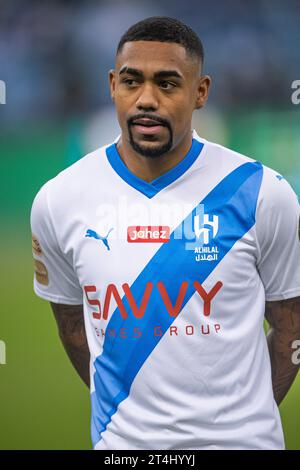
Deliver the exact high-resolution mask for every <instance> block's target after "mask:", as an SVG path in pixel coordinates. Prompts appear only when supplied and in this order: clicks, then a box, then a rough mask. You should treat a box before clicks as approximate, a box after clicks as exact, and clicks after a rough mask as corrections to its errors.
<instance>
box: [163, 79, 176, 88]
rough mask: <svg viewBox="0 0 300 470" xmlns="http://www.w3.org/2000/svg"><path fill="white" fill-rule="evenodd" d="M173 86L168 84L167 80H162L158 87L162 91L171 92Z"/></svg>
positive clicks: (170, 83) (173, 84)
mask: <svg viewBox="0 0 300 470" xmlns="http://www.w3.org/2000/svg"><path fill="white" fill-rule="evenodd" d="M175 86H176V85H175V83H172V82H168V81H167V80H163V81H162V82H160V87H161V88H163V90H171V89H172V88H174V87H175Z"/></svg>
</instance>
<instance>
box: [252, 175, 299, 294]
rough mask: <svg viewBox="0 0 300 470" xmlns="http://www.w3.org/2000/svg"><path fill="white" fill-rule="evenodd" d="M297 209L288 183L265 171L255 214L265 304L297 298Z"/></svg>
mask: <svg viewBox="0 0 300 470" xmlns="http://www.w3.org/2000/svg"><path fill="white" fill-rule="evenodd" d="M299 216H300V206H299V201H298V198H297V196H296V194H295V192H294V191H293V189H292V188H291V186H290V185H289V183H288V182H287V181H286V180H285V179H284V178H283V177H282V176H281V175H278V174H276V172H274V171H273V170H271V169H269V168H267V167H264V176H263V181H262V187H261V191H260V196H259V200H258V206H257V213H256V233H257V241H258V246H259V260H258V264H257V268H258V271H259V274H260V277H261V280H262V282H263V285H264V288H265V297H266V300H268V301H272V300H273V301H275V300H284V299H288V298H293V297H297V296H299V295H300V241H299Z"/></svg>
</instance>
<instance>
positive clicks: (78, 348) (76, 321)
mask: <svg viewBox="0 0 300 470" xmlns="http://www.w3.org/2000/svg"><path fill="white" fill-rule="evenodd" d="M50 304H51V308H52V310H53V313H54V316H55V319H56V323H57V327H58V332H59V336H60V339H61V341H62V343H63V346H64V348H65V351H66V353H67V354H68V356H69V358H70V360H71V362H72V364H73V366H74V367H75V369H76V371H77V372H78V374H79V375H80V377H81V378H82V380H83V381H84V383H85V384H86V385H87V386H88V387H89V386H90V374H89V362H90V352H89V347H88V343H87V339H86V333H85V327H84V317H83V306H82V305H63V304H55V303H53V302H50Z"/></svg>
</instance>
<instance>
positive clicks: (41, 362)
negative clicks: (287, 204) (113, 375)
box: [0, 0, 300, 449]
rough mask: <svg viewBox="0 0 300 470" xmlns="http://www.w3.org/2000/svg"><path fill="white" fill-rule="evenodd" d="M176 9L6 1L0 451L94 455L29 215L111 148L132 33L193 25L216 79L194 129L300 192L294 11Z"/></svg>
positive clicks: (2, 15)
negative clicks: (59, 181)
mask: <svg viewBox="0 0 300 470" xmlns="http://www.w3.org/2000/svg"><path fill="white" fill-rule="evenodd" d="M183 3H184V4H179V3H178V2H177V3H176V4H174V2H171V1H166V2H163V3H162V2H158V1H157V2H156V1H154V0H153V1H151V2H149V1H147V0H145V1H143V0H140V1H139V2H137V1H134V0H132V1H125V2H120V1H111V2H106V1H98V2H97V1H92V0H91V1H90V2H88V6H87V2H81V1H79V0H78V1H74V2H67V1H64V0H61V1H58V0H54V1H52V2H50V1H45V2H34V1H33V0H24V1H23V2H17V1H15V0H2V3H1V9H0V79H2V80H5V82H6V84H7V103H6V104H5V105H0V175H1V185H0V204H1V219H2V224H1V263H2V266H1V271H0V283H1V315H0V340H2V341H4V342H5V344H6V364H5V365H0V449H90V448H91V441H90V404H89V392H88V390H87V388H86V386H85V385H84V384H83V383H82V382H81V380H80V379H79V377H78V376H77V374H76V373H75V371H74V370H73V368H72V366H71V364H70V362H69V360H68V358H67V356H66V354H65V352H64V350H63V347H62V345H61V343H60V340H59V337H58V334H57V329H56V324H55V321H54V317H53V314H52V312H51V310H50V306H49V305H48V303H47V302H46V301H43V300H41V299H39V298H38V297H36V296H35V295H34V293H33V288H32V284H33V262H32V255H31V233H30V226H29V214H30V207H31V204H32V200H33V198H34V196H35V194H36V193H37V191H38V190H39V188H40V187H41V186H42V184H43V183H44V182H45V181H47V180H48V179H49V178H51V177H53V176H55V175H56V174H57V173H58V172H59V171H60V170H62V169H63V168H65V167H66V166H68V165H69V164H71V163H72V162H73V161H75V160H76V159H77V158H79V157H81V156H83V155H84V154H85V153H87V152H88V151H90V150H93V149H95V148H96V147H97V146H99V145H103V144H105V143H108V142H111V141H112V140H113V138H115V137H116V135H117V132H118V126H117V123H116V117H115V113H114V110H113V108H112V107H111V105H110V101H109V96H108V86H107V71H108V69H109V68H111V67H113V60H114V51H115V46H116V43H117V41H118V40H119V38H120V35H121V34H122V33H123V32H124V31H125V29H126V28H127V27H128V26H130V25H131V24H133V23H134V22H135V21H138V20H139V19H142V18H144V17H147V16H151V15H157V14H167V15H169V16H174V17H176V18H179V19H182V20H183V21H186V22H187V23H188V24H190V25H191V26H192V27H194V29H195V30H196V31H197V32H198V33H199V35H200V37H201V38H202V39H203V42H204V46H205V51H206V53H207V58H206V62H205V63H206V70H205V72H206V73H209V74H211V75H212V77H213V88H212V92H211V96H210V99H209V105H208V107H207V108H206V109H205V110H203V111H201V112H199V113H197V114H196V115H195V119H194V127H195V128H196V130H197V132H198V133H199V135H201V136H202V137H205V138H207V139H209V140H213V141H216V142H219V143H221V144H224V145H226V146H228V147H230V148H232V149H234V150H237V151H239V152H241V153H244V154H246V155H248V156H250V157H252V158H255V159H257V160H260V161H261V162H263V163H265V164H267V165H269V166H271V167H272V168H274V169H276V170H277V171H278V172H279V173H281V174H283V175H284V176H285V177H286V178H287V179H288V181H290V182H291V184H292V186H293V187H294V189H295V191H296V192H297V194H298V195H299V194H300V159H299V156H300V152H299V150H300V133H299V129H300V112H299V111H300V107H299V106H298V107H297V106H295V105H292V103H291V99H290V95H291V82H292V80H296V79H300V70H299V64H300V60H299V50H298V48H297V44H299V41H298V39H299V40H300V37H299V36H300V31H299V25H298V23H297V18H299V15H300V7H299V2H297V1H293V0H287V1H286V2H284V4H283V2H281V3H280V2H278V1H277V0H275V1H272V2H268V1H264V0H255V1H252V2H249V3H248V4H247V6H245V4H244V5H242V7H241V2H238V0H230V1H229V0H228V1H227V2H226V6H225V2H224V5H223V3H221V2H218V8H215V6H216V5H215V2H214V1H212V2H210V3H209V5H207V3H206V2H202V1H196V0H191V1H190V2H183ZM270 4H271V5H270ZM266 38H267V40H266ZM20 51H21V52H20ZM299 387H300V376H299V377H298V378H297V380H296V382H295V383H294V385H293V387H292V388H291V390H290V392H289V394H288V396H287V398H286V399H285V400H284V402H283V404H282V405H281V407H280V412H281V416H282V421H283V427H284V433H285V438H286V445H287V448H288V449H300V400H299Z"/></svg>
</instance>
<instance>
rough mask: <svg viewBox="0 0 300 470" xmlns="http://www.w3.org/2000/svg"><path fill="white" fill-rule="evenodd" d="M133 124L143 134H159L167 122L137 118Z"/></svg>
mask: <svg viewBox="0 0 300 470" xmlns="http://www.w3.org/2000/svg"><path fill="white" fill-rule="evenodd" d="M132 125H133V126H134V128H135V130H136V131H137V132H138V133H139V134H143V135H154V134H158V133H159V132H161V130H162V129H163V128H164V127H166V126H165V124H162V123H161V122H159V121H156V120H155V119H150V118H140V119H136V120H134V121H133V122H132Z"/></svg>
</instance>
